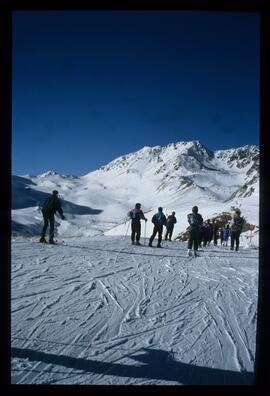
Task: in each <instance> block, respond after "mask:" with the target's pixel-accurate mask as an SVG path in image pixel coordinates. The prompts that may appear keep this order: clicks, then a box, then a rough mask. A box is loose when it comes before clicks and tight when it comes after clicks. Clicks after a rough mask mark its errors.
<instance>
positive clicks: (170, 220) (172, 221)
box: [164, 212, 177, 241]
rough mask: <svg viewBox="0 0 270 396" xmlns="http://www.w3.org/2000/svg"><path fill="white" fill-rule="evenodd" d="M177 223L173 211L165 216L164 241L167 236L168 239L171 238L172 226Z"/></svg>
mask: <svg viewBox="0 0 270 396" xmlns="http://www.w3.org/2000/svg"><path fill="white" fill-rule="evenodd" d="M176 223H177V220H176V217H175V212H172V214H171V215H169V216H168V217H167V223H166V228H167V231H166V234H165V238H164V239H165V241H167V238H168V237H169V241H171V240H172V233H173V228H174V225H175V224H176Z"/></svg>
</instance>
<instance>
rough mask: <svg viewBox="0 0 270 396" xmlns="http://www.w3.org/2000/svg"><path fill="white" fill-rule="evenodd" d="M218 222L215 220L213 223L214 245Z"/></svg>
mask: <svg viewBox="0 0 270 396" xmlns="http://www.w3.org/2000/svg"><path fill="white" fill-rule="evenodd" d="M218 229H219V227H218V222H217V221H216V220H215V221H214V223H213V239H214V246H217V240H218Z"/></svg>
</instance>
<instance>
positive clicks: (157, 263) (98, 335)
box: [12, 237, 258, 384]
mask: <svg viewBox="0 0 270 396" xmlns="http://www.w3.org/2000/svg"><path fill="white" fill-rule="evenodd" d="M185 252H186V244H184V243H179V242H174V243H170V244H169V245H168V246H167V245H166V244H165V243H164V248H163V249H156V248H149V247H148V246H131V245H130V238H128V237H127V238H123V237H122V238H119V237H100V238H99V239H96V240H83V239H77V240H76V239H74V240H69V241H68V242H66V244H65V245H59V246H49V245H48V246H44V245H40V244H38V243H35V242H31V241H27V240H26V241H23V242H22V241H19V242H16V241H15V242H14V243H13V245H12V346H13V347H16V348H23V349H25V348H27V349H29V348H30V349H33V350H38V351H40V352H44V353H45V352H46V353H53V354H55V355H67V356H71V357H80V358H84V359H93V357H94V359H96V360H98V361H104V362H111V363H113V362H114V363H115V362H121V363H122V364H123V363H125V362H128V361H129V357H128V356H130V355H131V354H132V353H134V352H135V351H139V350H140V349H142V348H145V347H147V348H149V347H151V348H154V349H160V350H165V351H173V352H174V357H175V358H176V359H178V360H179V361H182V362H185V363H187V364H191V363H192V364H197V365H199V366H203V367H213V368H219V369H226V370H232V371H245V370H247V371H253V365H254V355H255V338H256V306H257V275H258V258H256V256H254V254H255V253H254V252H252V251H245V252H243V253H242V252H241V251H240V252H239V253H234V252H229V251H228V250H226V249H219V250H218V249H205V250H204V251H201V252H200V256H199V257H196V258H186V257H185ZM241 253H242V254H243V256H245V257H248V258H249V260H246V258H245V259H243V258H241ZM23 367H24V365H23V363H22V360H21V359H18V358H14V359H13V361H12V368H13V382H14V383H21V384H23V383H25V384H26V383H63V384H68V383H80V384H83V383H91V384H95V383H96V384H106V383H110V378H109V376H108V375H107V374H108V373H107V372H106V373H107V374H106V373H105V372H104V374H94V373H92V374H91V373H87V374H86V373H81V371H80V370H76V368H74V369H72V368H69V369H67V368H65V370H63V368H62V370H61V368H59V367H58V366H55V365H54V364H53V362H52V363H51V364H45V363H43V362H31V364H30V363H29V364H27V370H24V369H23ZM29 367H30V368H29ZM115 381H116V382H114V383H119V384H122V383H130V384H132V383H135V382H134V379H132V378H130V379H129V380H127V379H125V380H124V379H123V378H121V375H120V377H117V378H116V379H115ZM123 381H124V382H123ZM136 383H145V379H141V380H138V379H136ZM164 383H170V381H167V382H166V381H165V382H164Z"/></svg>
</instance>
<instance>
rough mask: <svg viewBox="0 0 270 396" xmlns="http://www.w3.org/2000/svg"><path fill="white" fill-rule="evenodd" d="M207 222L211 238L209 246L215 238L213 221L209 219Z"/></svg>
mask: <svg viewBox="0 0 270 396" xmlns="http://www.w3.org/2000/svg"><path fill="white" fill-rule="evenodd" d="M207 224H208V227H209V239H208V243H207V245H208V246H209V245H210V243H211V241H212V239H213V223H211V221H210V219H208V220H207Z"/></svg>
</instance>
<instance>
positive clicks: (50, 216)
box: [39, 190, 65, 244]
mask: <svg viewBox="0 0 270 396" xmlns="http://www.w3.org/2000/svg"><path fill="white" fill-rule="evenodd" d="M56 212H58V213H59V214H60V216H61V219H62V220H65V216H64V214H63V209H62V207H61V202H60V199H59V198H58V191H56V190H54V191H53V192H52V195H51V196H49V198H47V199H46V201H45V202H44V204H43V207H42V214H43V220H44V226H43V229H42V233H41V238H40V240H39V241H40V242H43V243H47V241H46V239H45V235H46V230H47V227H48V224H49V223H50V236H49V243H50V244H55V242H54V240H53V237H54V214H55V213H56Z"/></svg>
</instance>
